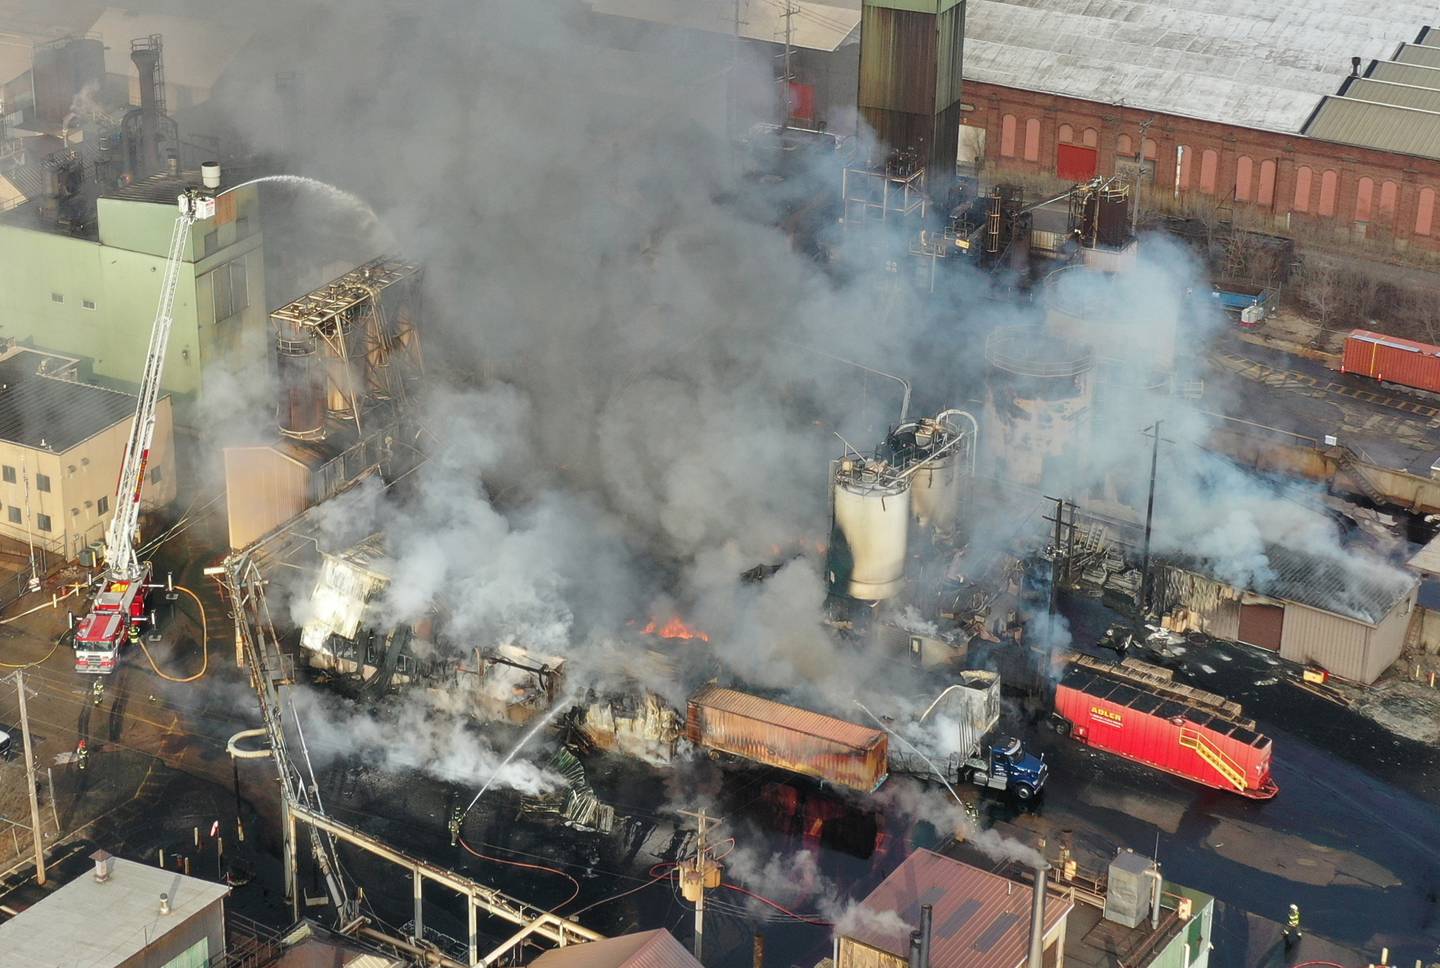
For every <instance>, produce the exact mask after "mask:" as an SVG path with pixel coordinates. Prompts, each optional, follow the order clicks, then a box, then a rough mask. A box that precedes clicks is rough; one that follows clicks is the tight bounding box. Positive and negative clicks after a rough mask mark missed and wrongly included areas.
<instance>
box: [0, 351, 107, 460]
mask: <svg viewBox="0 0 1440 968" xmlns="http://www.w3.org/2000/svg"><path fill="white" fill-rule="evenodd" d="M53 359H56V357H54V356H53V355H52V354H49V353H42V352H39V351H36V350H30V349H17V350H13V351H12V352H11V353H10V354H8V355H7V356H5V357H3V358H0V440H5V441H9V442H10V443H13V444H20V445H21V446H23V447H39V448H45V449H47V450H52V451H56V452H64V451H67V450H69V449H70V448H71V447H74V446H75V445H76V444H79V443H81V442H82V441H85V440H88V439H90V438H91V437H93V436H95V435H96V434H98V433H100V432H101V431H102V430H106V429H108V428H110V427H113V426H114V425H115V424H117V423H122V422H125V421H128V420H129V419H130V417H131V416H132V415H133V414H134V412H135V397H134V396H133V395H131V394H129V393H121V392H120V391H119V390H111V389H108V388H106V387H101V386H96V385H94V384H93V383H80V382H79V381H76V380H68V379H61V378H59V377H54V376H49V375H47V374H45V373H42V372H40V367H41V365H42V364H44V363H45V362H46V361H49V360H53Z"/></svg>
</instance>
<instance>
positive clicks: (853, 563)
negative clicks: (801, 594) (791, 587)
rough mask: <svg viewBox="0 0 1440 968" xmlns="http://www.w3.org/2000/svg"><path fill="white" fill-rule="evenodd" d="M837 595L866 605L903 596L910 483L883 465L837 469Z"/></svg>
mask: <svg viewBox="0 0 1440 968" xmlns="http://www.w3.org/2000/svg"><path fill="white" fill-rule="evenodd" d="M833 491H834V502H835V517H834V527H833V529H832V533H831V538H830V567H829V579H830V588H831V591H832V592H833V593H835V594H837V595H845V596H848V597H850V598H856V599H860V600H862V601H879V600H881V599H885V598H891V597H893V596H895V595H897V594H899V592H900V590H901V588H902V587H903V586H904V583H905V556H906V552H907V550H908V539H909V534H910V481H909V480H908V479H896V478H895V476H894V475H893V474H892V473H890V467H889V465H888V464H886V463H884V462H883V461H863V460H844V461H841V462H840V463H839V464H838V465H837V466H836V469H835V482H834V488H833Z"/></svg>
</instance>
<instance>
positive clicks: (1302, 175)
mask: <svg viewBox="0 0 1440 968" xmlns="http://www.w3.org/2000/svg"><path fill="white" fill-rule="evenodd" d="M1313 177H1314V172H1312V171H1311V170H1310V169H1309V168H1308V167H1306V166H1305V165H1301V166H1300V167H1299V168H1296V169H1295V211H1297V212H1308V211H1310V182H1311V181H1312V180H1313Z"/></svg>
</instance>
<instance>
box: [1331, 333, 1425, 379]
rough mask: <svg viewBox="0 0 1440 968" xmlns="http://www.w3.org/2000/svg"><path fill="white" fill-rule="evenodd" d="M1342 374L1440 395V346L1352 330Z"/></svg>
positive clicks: (1346, 345) (1341, 363) (1342, 363)
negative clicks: (1369, 378)
mask: <svg viewBox="0 0 1440 968" xmlns="http://www.w3.org/2000/svg"><path fill="white" fill-rule="evenodd" d="M1340 372H1341V373H1359V374H1360V375H1361V376H1368V377H1372V378H1374V379H1376V380H1384V381H1385V382H1386V383H1398V384H1400V385H1401V386H1407V387H1416V388H1418V389H1421V390H1431V391H1433V392H1435V393H1440V346H1433V345H1431V344H1430V343H1417V342H1416V341H1415V340H1413V339H1401V338H1400V337H1398V336H1386V335H1385V334H1384V333H1372V332H1370V331H1369V330H1366V329H1357V330H1352V331H1351V333H1350V335H1349V336H1347V337H1345V355H1344V357H1343V358H1342V359H1341V361H1340Z"/></svg>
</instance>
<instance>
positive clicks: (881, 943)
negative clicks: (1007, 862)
mask: <svg viewBox="0 0 1440 968" xmlns="http://www.w3.org/2000/svg"><path fill="white" fill-rule="evenodd" d="M1032 893H1033V891H1032V889H1031V887H1030V885H1028V884H1019V883H1016V882H1015V881H1012V880H1010V879H1009V878H1008V877H1001V876H1000V875H999V874H991V873H990V872H989V871H983V870H981V869H980V868H978V867H972V866H970V865H969V864H965V863H961V862H960V861H958V860H952V859H950V858H949V857H943V856H941V855H940V854H937V853H934V852H933V851H929V850H917V851H915V853H913V854H911V855H910V856H909V857H907V858H906V859H905V862H904V863H903V864H901V865H900V866H899V867H897V868H895V870H894V872H892V873H891V875H890V876H889V877H887V878H885V880H884V881H882V882H881V884H880V886H879V887H877V888H875V890H874V891H871V892H870V896H869V897H867V898H865V900H864V902H862V903H861V905H860V907H861V911H862V916H861V917H860V918H859V919H858V922H857V923H858V924H859V926H858V927H856V928H852V929H850V930H847V931H845V932H844V935H845V937H848V938H852V939H854V940H856V941H858V942H860V943H861V944H865V945H869V946H870V947H872V948H878V949H879V950H881V951H887V952H889V953H890V954H892V955H895V956H896V957H898V958H902V959H903V958H905V957H906V956H907V955H908V953H909V950H910V932H911V930H913V929H914V928H915V927H917V926H918V925H919V923H920V908H921V906H922V905H925V904H929V905H930V906H931V921H930V964H931V966H932V968H961V966H964V968H1016V966H1018V965H1021V964H1023V963H1024V961H1025V958H1026V955H1027V953H1028V951H1029V941H1030V907H1031V895H1032ZM1071 906H1072V905H1071V902H1070V901H1069V900H1067V899H1065V898H1063V897H1056V896H1054V895H1050V896H1049V898H1048V899H1047V901H1046V903H1045V932H1046V933H1047V934H1048V933H1049V932H1050V931H1051V929H1053V928H1054V927H1055V926H1056V925H1057V924H1059V923H1060V922H1061V921H1062V920H1064V919H1065V917H1066V916H1067V915H1068V914H1069V913H1070V908H1071ZM865 914H868V915H871V916H870V917H864V916H863V915H865ZM886 915H892V916H890V917H886ZM894 915H898V919H897V918H896V917H894Z"/></svg>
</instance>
